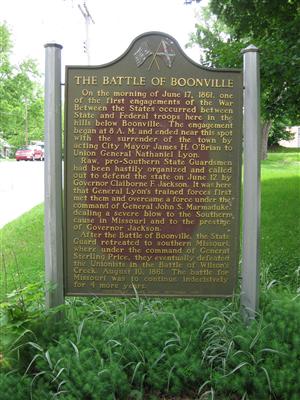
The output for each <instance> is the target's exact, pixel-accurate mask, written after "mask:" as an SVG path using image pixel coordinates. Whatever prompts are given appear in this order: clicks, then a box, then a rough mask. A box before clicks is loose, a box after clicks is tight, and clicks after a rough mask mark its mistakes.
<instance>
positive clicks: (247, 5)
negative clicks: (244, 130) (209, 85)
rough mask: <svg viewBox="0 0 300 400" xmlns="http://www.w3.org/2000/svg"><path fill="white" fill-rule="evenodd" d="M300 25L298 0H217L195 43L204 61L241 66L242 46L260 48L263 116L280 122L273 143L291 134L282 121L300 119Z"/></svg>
mask: <svg viewBox="0 0 300 400" xmlns="http://www.w3.org/2000/svg"><path fill="white" fill-rule="evenodd" d="M299 25H300V9H299V5H297V2H296V1H289V2H286V1H285V0H279V1H276V2H275V3H274V2H270V1H263V2H262V1H260V0H250V1H244V0H222V1H219V0H211V1H210V3H209V8H208V9H206V10H204V12H203V15H202V19H201V21H200V22H199V23H198V24H197V25H196V32H195V33H193V34H192V35H191V40H190V43H189V46H192V45H194V44H197V45H199V46H200V48H201V50H202V53H201V62H202V63H203V64H204V65H208V66H213V67H218V68H228V67H231V68H232V67H237V68H241V66H242V56H241V50H242V49H244V48H246V47H247V46H248V45H250V44H254V45H255V46H256V47H258V48H259V50H260V61H261V62H260V73H261V114H262V119H263V121H264V122H265V123H267V122H269V121H271V122H273V124H275V125H274V126H273V130H272V133H271V136H270V144H272V143H278V141H279V140H280V139H282V138H284V137H285V136H286V133H285V132H284V131H283V130H282V129H279V125H280V124H283V123H285V124H286V125H289V126H290V125H297V124H298V123H299V118H300V115H299V109H300V104H299V101H300V100H299V99H300V93H299V88H300V78H299V73H298V70H299V68H300V58H299V54H300V42H299V40H298V36H299V32H298V31H299ZM287 121H288V122H287ZM281 134H283V136H281Z"/></svg>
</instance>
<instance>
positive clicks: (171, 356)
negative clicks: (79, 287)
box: [1, 290, 300, 400]
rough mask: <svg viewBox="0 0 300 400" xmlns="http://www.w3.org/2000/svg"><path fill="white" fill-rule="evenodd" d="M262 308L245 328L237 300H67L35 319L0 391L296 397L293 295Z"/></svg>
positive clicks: (71, 397) (299, 364) (299, 307)
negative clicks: (54, 315)
mask: <svg viewBox="0 0 300 400" xmlns="http://www.w3.org/2000/svg"><path fill="white" fill-rule="evenodd" d="M261 308H262V311H261V314H259V315H258V316H257V320H256V321H254V322H253V323H251V324H250V325H249V326H248V327H247V326H245V324H244V323H243V321H242V320H241V317H240V313H239V304H238V302H237V301H236V299H233V300H232V301H221V300H209V301H208V300H206V301H201V302H200V301H198V300H164V301H155V300H151V301H147V300H141V299H139V298H137V299H135V300H116V299H105V300H102V299H92V300H88V301H86V302H85V301H84V300H82V299H78V300H76V299H74V300H72V301H70V302H69V303H68V304H67V305H66V307H65V320H64V321H62V322H60V323H56V324H53V320H52V319H50V320H49V321H48V323H45V318H44V317H42V316H41V315H40V316H39V317H35V320H36V321H35V323H34V324H33V325H32V327H31V328H32V331H34V334H35V335H34V337H35V340H34V341H32V340H30V341H28V342H27V344H26V343H25V344H23V347H24V351H23V358H26V360H25V361H26V362H23V363H22V364H20V363H19V364H14V365H11V366H10V368H11V369H14V370H15V369H16V368H17V369H16V370H15V371H14V372H12V373H9V374H8V368H6V370H5V374H4V372H3V373H2V375H1V379H2V380H3V382H4V387H6V386H9V383H11V384H13V382H15V381H17V378H16V377H17V376H18V377H20V376H23V379H22V380H21V382H22V383H21V384H19V388H20V393H22V394H20V397H19V398H20V399H21V398H22V397H21V395H23V396H24V398H29V396H28V395H27V397H26V396H25V395H24V393H28V392H30V393H31V395H32V398H34V399H38V396H41V393H45V396H44V397H40V398H45V399H50V398H51V399H54V398H59V399H63V400H77V399H90V400H93V399H97V400H98V399H102V398H103V399H118V400H122V399H124V400H125V399H139V398H140V399H143V398H148V396H150V394H152V395H153V396H158V398H163V396H171V395H172V396H187V397H188V398H201V396H203V397H202V398H205V395H204V393H214V395H215V396H216V397H215V398H222V399H236V398H240V399H241V398H244V399H246V398H248V399H253V400H254V399H257V398H261V399H278V398H280V399H283V400H285V399H286V400H287V399H294V400H296V399H297V396H298V394H299V393H300V382H299V379H298V378H297V377H298V376H299V373H300V360H299V357H298V351H297V349H299V344H300V319H299V314H300V301H299V298H294V297H293V296H291V295H289V294H283V293H280V294H278V293H277V292H276V290H275V291H272V290H269V291H267V292H264V293H263V296H262V307H261ZM82 315H85V318H84V319H82V318H81V317H82ZM37 320H39V321H40V324H39V323H37V322H38V321H37ZM50 321H52V322H51V323H50ZM41 322H42V323H41ZM32 323H33V319H32ZM42 325H43V328H42ZM54 331H55V332H56V333H55V335H54V336H53V333H54ZM25 350H26V351H25ZM189 396H190V397H189ZM197 396H198V397H197ZM14 398H16V399H18V397H14Z"/></svg>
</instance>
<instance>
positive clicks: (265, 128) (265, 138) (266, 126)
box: [261, 120, 272, 160]
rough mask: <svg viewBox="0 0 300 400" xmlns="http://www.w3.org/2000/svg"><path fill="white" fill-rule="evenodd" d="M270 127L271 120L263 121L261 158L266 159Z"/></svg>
mask: <svg viewBox="0 0 300 400" xmlns="http://www.w3.org/2000/svg"><path fill="white" fill-rule="evenodd" d="M271 127H272V121H270V120H269V121H264V123H263V126H262V141H261V159H262V160H266V158H267V156H268V137H269V132H270V129H271Z"/></svg>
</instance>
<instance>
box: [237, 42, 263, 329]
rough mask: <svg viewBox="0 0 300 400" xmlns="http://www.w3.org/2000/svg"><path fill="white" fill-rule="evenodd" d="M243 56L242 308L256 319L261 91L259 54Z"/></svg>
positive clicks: (246, 316)
mask: <svg viewBox="0 0 300 400" xmlns="http://www.w3.org/2000/svg"><path fill="white" fill-rule="evenodd" d="M243 54H244V196H243V257H242V288H241V290H242V292H241V307H242V314H243V316H244V319H245V320H246V321H247V322H249V321H250V320H252V319H254V318H255V315H256V312H257V310H258V304H259V230H260V142H261V132H260V100H259V98H260V90H259V54H258V49H257V48H256V47H255V46H252V45H251V46H249V47H247V48H246V49H244V50H243Z"/></svg>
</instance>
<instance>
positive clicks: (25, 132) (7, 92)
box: [0, 23, 44, 148]
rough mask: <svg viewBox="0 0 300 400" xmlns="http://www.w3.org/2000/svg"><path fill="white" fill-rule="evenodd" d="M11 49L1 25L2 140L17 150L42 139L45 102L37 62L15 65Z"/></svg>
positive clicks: (0, 126) (3, 26)
mask: <svg viewBox="0 0 300 400" xmlns="http://www.w3.org/2000/svg"><path fill="white" fill-rule="evenodd" d="M12 49H13V45H12V41H11V34H10V31H9V29H8V27H7V25H6V24H5V23H2V24H1V23H0V53H1V57H0V98H1V102H0V138H2V139H4V140H5V141H6V142H7V143H9V144H10V145H11V146H13V148H15V147H19V146H22V145H24V144H28V143H29V142H30V140H42V139H43V137H44V100H43V89H42V86H41V84H40V78H41V75H40V73H39V71H38V67H37V64H36V62H35V61H34V60H32V59H26V60H24V61H23V62H22V63H21V64H20V65H13V64H12V63H11V61H10V58H11V52H12ZM26 142H28V143H26Z"/></svg>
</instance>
